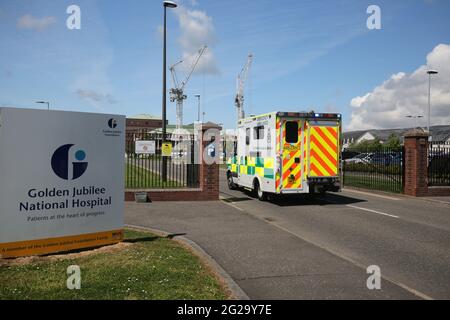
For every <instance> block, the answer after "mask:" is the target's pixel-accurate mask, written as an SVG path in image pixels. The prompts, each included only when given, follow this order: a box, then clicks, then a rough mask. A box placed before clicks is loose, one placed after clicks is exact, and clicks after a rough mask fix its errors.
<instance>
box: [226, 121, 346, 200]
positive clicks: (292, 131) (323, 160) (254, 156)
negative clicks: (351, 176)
mask: <svg viewBox="0 0 450 320" xmlns="http://www.w3.org/2000/svg"><path fill="white" fill-rule="evenodd" d="M341 129H342V116H341V115H340V114H334V113H326V114H325V113H315V112H272V113H268V114H264V115H260V116H251V117H249V118H246V119H242V120H239V123H238V130H237V143H236V146H235V150H234V155H233V156H232V157H230V158H229V160H228V166H227V167H228V168H227V183H228V187H229V188H230V189H231V190H234V189H238V188H245V189H248V190H251V191H252V192H253V193H254V195H255V196H257V197H258V198H259V199H260V200H261V201H263V200H266V199H267V198H268V197H269V196H270V195H275V194H276V195H280V194H303V193H324V192H327V191H330V192H340V191H341V183H340V182H341V168H340V148H341Z"/></svg>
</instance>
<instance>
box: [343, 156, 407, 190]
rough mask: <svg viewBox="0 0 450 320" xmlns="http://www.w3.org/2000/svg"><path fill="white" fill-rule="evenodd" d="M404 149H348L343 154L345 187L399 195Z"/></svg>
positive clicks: (402, 174) (402, 173)
mask: <svg viewBox="0 0 450 320" xmlns="http://www.w3.org/2000/svg"><path fill="white" fill-rule="evenodd" d="M403 164H404V152H403V148H386V147H381V148H377V149H362V148H350V149H345V150H344V151H343V152H342V171H343V184H344V186H352V187H358V188H365V189H373V190H380V191H387V192H395V193H401V192H403V185H404V171H403Z"/></svg>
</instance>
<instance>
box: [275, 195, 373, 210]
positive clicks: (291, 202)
mask: <svg viewBox="0 0 450 320" xmlns="http://www.w3.org/2000/svg"><path fill="white" fill-rule="evenodd" d="M269 201H270V202H271V203H273V204H275V205H277V206H280V207H291V206H314V205H315V206H329V205H348V204H354V203H361V202H367V201H366V200H362V199H357V198H353V197H347V196H343V195H338V194H325V195H310V194H299V195H282V196H276V197H273V198H272V199H269Z"/></svg>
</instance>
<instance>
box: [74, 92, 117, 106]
mask: <svg viewBox="0 0 450 320" xmlns="http://www.w3.org/2000/svg"><path fill="white" fill-rule="evenodd" d="M76 94H77V95H78V97H79V98H82V99H86V100H89V101H91V102H107V103H111V104H114V103H117V101H116V100H115V99H114V97H113V96H112V95H110V94H103V93H99V92H96V91H94V90H86V89H78V90H77V91H76Z"/></svg>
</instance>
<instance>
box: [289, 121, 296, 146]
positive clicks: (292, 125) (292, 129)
mask: <svg viewBox="0 0 450 320" xmlns="http://www.w3.org/2000/svg"><path fill="white" fill-rule="evenodd" d="M286 142H287V143H297V142H298V122H297V121H288V122H286Z"/></svg>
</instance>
